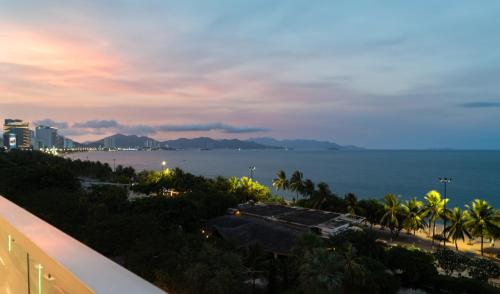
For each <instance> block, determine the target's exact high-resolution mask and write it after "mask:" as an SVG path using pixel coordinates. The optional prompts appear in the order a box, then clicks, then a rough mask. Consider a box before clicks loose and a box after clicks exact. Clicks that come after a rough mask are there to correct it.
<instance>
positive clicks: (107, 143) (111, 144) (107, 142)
mask: <svg viewBox="0 0 500 294" xmlns="http://www.w3.org/2000/svg"><path fill="white" fill-rule="evenodd" d="M104 148H108V149H114V148H116V140H115V137H114V136H111V137H106V138H104Z"/></svg>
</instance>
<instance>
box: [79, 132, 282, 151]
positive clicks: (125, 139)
mask: <svg viewBox="0 0 500 294" xmlns="http://www.w3.org/2000/svg"><path fill="white" fill-rule="evenodd" d="M106 139H114V141H115V146H116V147H118V148H129V147H130V148H137V147H139V148H140V147H144V146H146V145H147V146H160V147H168V148H173V149H281V147H276V146H266V145H263V144H258V143H255V142H251V141H243V140H238V139H222V140H215V139H212V138H208V137H200V138H192V139H188V138H180V139H176V140H167V141H163V142H161V141H158V140H155V139H153V138H150V137H144V136H143V137H139V136H136V135H122V134H116V135H113V136H109V137H106V138H103V139H101V140H98V141H95V142H89V143H86V145H87V146H90V147H99V146H104V141H105V140H106Z"/></svg>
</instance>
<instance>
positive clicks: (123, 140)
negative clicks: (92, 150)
mask: <svg viewBox="0 0 500 294" xmlns="http://www.w3.org/2000/svg"><path fill="white" fill-rule="evenodd" d="M106 139H114V141H115V145H116V147H118V148H137V147H144V146H146V143H147V142H148V146H151V145H152V144H151V143H153V145H158V146H159V145H160V144H161V142H159V141H157V140H155V139H153V138H149V137H144V136H141V137H139V136H136V135H122V134H116V135H113V136H109V137H106V138H103V139H101V140H98V141H95V142H90V143H86V145H87V146H89V147H99V146H104V140H106Z"/></svg>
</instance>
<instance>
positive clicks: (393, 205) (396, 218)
mask: <svg viewBox="0 0 500 294" xmlns="http://www.w3.org/2000/svg"><path fill="white" fill-rule="evenodd" d="M401 210H402V208H401V200H400V199H399V197H397V196H396V195H394V194H387V195H385V196H384V214H383V215H382V218H381V219H380V223H381V224H382V225H383V226H386V227H388V228H389V230H391V241H392V239H393V238H394V237H395V232H398V228H399V227H400V225H401V223H400V214H401Z"/></svg>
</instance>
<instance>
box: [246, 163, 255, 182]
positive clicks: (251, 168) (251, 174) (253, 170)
mask: <svg viewBox="0 0 500 294" xmlns="http://www.w3.org/2000/svg"><path fill="white" fill-rule="evenodd" d="M255 169H256V167H255V166H254V165H252V166H250V167H248V170H249V171H250V180H252V181H253V174H254V172H255Z"/></svg>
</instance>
